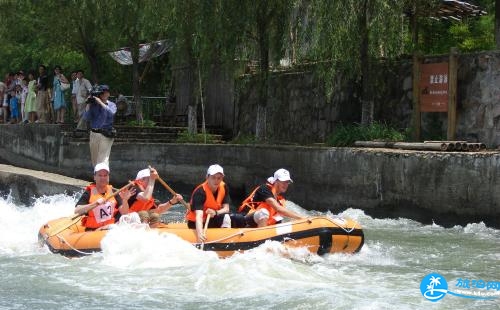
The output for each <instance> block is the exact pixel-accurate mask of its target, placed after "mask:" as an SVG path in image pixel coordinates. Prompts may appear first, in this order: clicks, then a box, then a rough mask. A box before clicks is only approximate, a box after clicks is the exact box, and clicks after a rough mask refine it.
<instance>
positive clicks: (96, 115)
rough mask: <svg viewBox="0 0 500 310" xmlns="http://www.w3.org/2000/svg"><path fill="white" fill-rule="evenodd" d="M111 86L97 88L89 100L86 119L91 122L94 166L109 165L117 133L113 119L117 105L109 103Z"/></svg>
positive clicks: (91, 147)
mask: <svg viewBox="0 0 500 310" xmlns="http://www.w3.org/2000/svg"><path fill="white" fill-rule="evenodd" d="M109 95H110V93H109V86H108V85H98V86H95V87H94V88H93V89H92V90H91V92H90V96H89V97H88V98H87V101H86V106H85V114H84V118H85V119H86V120H87V121H89V122H90V128H91V129H90V141H89V146H90V157H91V159H92V165H93V166H95V165H96V164H98V163H102V162H106V163H108V164H109V154H110V153H111V146H112V145H113V138H114V137H115V135H116V131H115V129H114V128H113V119H114V116H115V113H116V104H115V103H114V102H112V101H109V100H108V98H109Z"/></svg>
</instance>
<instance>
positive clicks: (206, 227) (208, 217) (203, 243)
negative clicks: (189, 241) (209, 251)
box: [200, 214, 210, 251]
mask: <svg viewBox="0 0 500 310" xmlns="http://www.w3.org/2000/svg"><path fill="white" fill-rule="evenodd" d="M208 222H210V214H207V221H206V222H205V227H203V235H204V236H205V238H206V237H207V229H208ZM204 245H205V241H203V242H202V243H201V244H200V250H202V251H203V246H204Z"/></svg>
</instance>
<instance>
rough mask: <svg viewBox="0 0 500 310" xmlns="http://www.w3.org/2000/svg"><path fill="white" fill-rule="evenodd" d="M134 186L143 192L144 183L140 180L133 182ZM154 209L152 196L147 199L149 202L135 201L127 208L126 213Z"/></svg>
mask: <svg viewBox="0 0 500 310" xmlns="http://www.w3.org/2000/svg"><path fill="white" fill-rule="evenodd" d="M134 184H135V185H136V186H137V187H139V189H140V190H141V191H142V192H143V191H144V190H145V186H144V183H143V182H142V181H141V180H135V181H134ZM153 207H156V206H155V200H154V198H153V196H151V198H149V200H139V199H137V198H136V199H135V201H134V203H133V204H132V205H131V206H129V207H128V210H129V211H128V212H129V213H130V212H139V211H143V210H144V211H148V210H149V209H151V208H153Z"/></svg>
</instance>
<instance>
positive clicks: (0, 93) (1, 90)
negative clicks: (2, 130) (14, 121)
mask: <svg viewBox="0 0 500 310" xmlns="http://www.w3.org/2000/svg"><path fill="white" fill-rule="evenodd" d="M6 92H7V85H5V83H4V82H2V81H0V106H2V108H1V109H0V115H2V116H3V115H5V111H4V109H3V97H4V94H5V93H6ZM2 122H3V123H5V120H2Z"/></svg>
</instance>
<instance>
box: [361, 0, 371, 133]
mask: <svg viewBox="0 0 500 310" xmlns="http://www.w3.org/2000/svg"><path fill="white" fill-rule="evenodd" d="M369 1H370V0H363V4H362V10H361V13H360V17H359V30H360V33H361V42H360V48H359V49H360V63H361V87H362V93H361V124H362V125H365V126H366V125H370V124H371V123H372V122H373V113H374V103H373V99H372V95H371V93H370V89H371V87H370V81H371V79H370V74H371V72H370V56H369V55H368V43H369V41H368V40H369V37H368V35H369V33H368V31H369V29H368V20H367V16H368V2H369Z"/></svg>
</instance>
